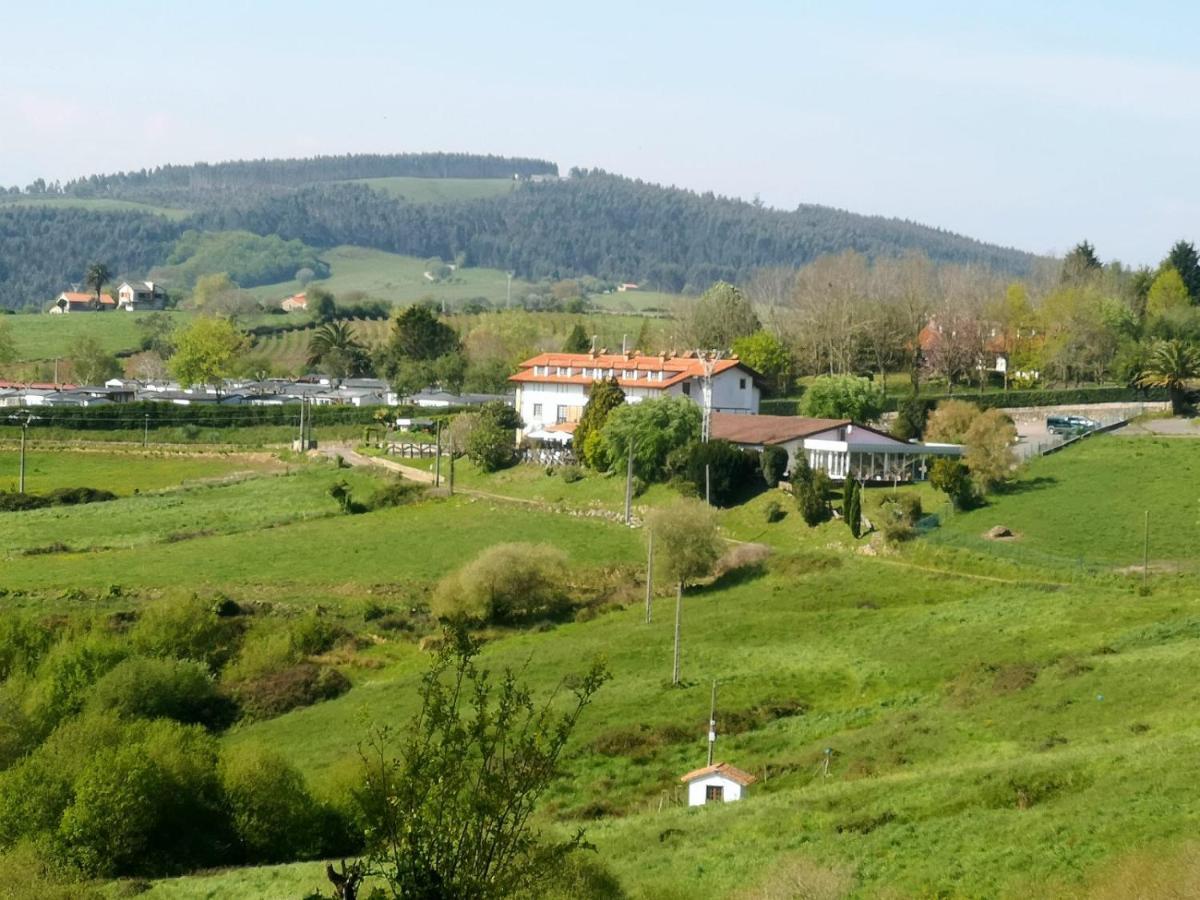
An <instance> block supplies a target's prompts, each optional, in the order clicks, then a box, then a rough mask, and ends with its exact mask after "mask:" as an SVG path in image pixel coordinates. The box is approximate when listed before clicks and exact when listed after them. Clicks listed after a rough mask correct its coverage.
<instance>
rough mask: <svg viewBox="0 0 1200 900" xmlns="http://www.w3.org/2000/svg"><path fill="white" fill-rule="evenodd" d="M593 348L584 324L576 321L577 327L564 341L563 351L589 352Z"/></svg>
mask: <svg viewBox="0 0 1200 900" xmlns="http://www.w3.org/2000/svg"><path fill="white" fill-rule="evenodd" d="M591 349H592V341H591V338H589V337H588V336H587V332H586V331H584V328H583V325H582V324H581V323H579V322H576V323H575V327H574V328H572V329H571V332H570V334H568V335H567V339H566V340H565V341H563V353H587V352H588V351H589V350H591Z"/></svg>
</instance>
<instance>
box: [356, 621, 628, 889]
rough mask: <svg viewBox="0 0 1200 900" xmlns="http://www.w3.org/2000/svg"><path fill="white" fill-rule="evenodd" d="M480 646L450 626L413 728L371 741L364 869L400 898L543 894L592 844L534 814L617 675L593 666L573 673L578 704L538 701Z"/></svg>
mask: <svg viewBox="0 0 1200 900" xmlns="http://www.w3.org/2000/svg"><path fill="white" fill-rule="evenodd" d="M478 653H479V645H478V644H477V643H475V642H474V641H472V640H471V639H470V637H469V636H467V634H466V633H465V632H463V631H453V632H450V633H449V634H447V636H446V639H445V641H444V642H443V645H442V648H441V649H440V650H439V651H438V653H437V655H436V657H435V658H434V660H433V662H432V664H431V666H430V669H429V672H428V673H427V674H426V675H425V677H424V678H423V679H422V681H421V710H420V712H419V713H418V714H417V715H416V716H415V717H414V718H413V721H412V723H411V724H410V726H409V727H408V728H407V729H406V730H405V731H404V732H395V731H393V730H392V729H390V728H386V727H384V728H379V729H376V730H375V731H374V732H373V733H372V735H371V737H370V738H369V739H368V740H367V742H366V744H365V747H364V748H363V751H362V753H363V762H364V768H365V776H366V777H365V780H364V784H363V787H362V789H361V791H360V793H359V801H360V806H361V808H362V816H363V818H364V820H365V821H366V823H367V850H368V856H367V865H366V867H365V870H366V872H367V873H368V874H370V875H372V876H374V877H377V878H379V879H381V880H383V881H384V882H385V883H386V885H387V887H388V890H389V891H390V892H391V895H392V896H397V897H416V898H436V897H475V898H501V897H510V896H514V895H523V896H539V895H540V894H541V893H542V892H543V891H544V889H545V888H546V887H547V886H548V885H549V884H551V883H552V882H553V881H555V880H556V879H557V878H558V877H559V874H560V872H561V871H562V867H563V865H564V863H565V861H566V860H567V858H568V857H569V856H570V855H571V854H572V853H573V852H574V851H575V850H577V849H579V848H580V847H582V846H583V832H582V831H577V832H576V833H575V834H574V835H572V836H571V837H569V838H567V839H565V840H560V841H558V842H555V843H547V842H545V841H543V840H542V838H541V835H540V834H538V833H537V832H536V831H535V830H534V828H533V826H532V824H531V822H530V818H531V816H532V815H533V813H534V811H535V809H536V808H537V804H538V801H539V800H540V799H541V797H542V795H543V794H544V793H545V792H546V790H547V789H548V788H549V787H550V785H551V784H552V783H553V782H554V780H555V779H556V778H557V777H558V775H559V771H560V767H561V757H562V755H563V751H564V749H565V748H566V746H567V742H568V741H569V740H570V738H571V735H572V733H573V731H574V730H575V726H576V724H577V723H578V721H579V717H580V716H581V715H582V713H583V711H584V710H585V709H586V708H587V706H588V705H589V704H590V703H591V702H592V699H593V698H594V697H595V695H596V692H597V691H598V690H599V689H600V687H601V686H602V685H603V684H604V682H605V681H606V680H607V679H608V677H609V676H608V672H607V671H606V670H605V669H604V667H603V666H602V665H601V664H599V663H597V664H595V665H593V666H592V667H591V669H590V670H589V671H588V672H587V673H586V674H584V675H583V676H582V677H578V678H573V679H569V680H564V687H565V688H567V692H568V693H569V696H570V700H569V701H566V702H565V704H564V701H562V700H561V699H560V700H559V701H558V702H557V703H555V704H554V705H553V706H552V705H551V704H550V703H547V704H546V705H544V706H541V707H539V706H537V705H536V704H535V702H534V699H533V694H532V693H531V692H530V691H529V689H528V688H526V687H524V686H522V685H520V684H519V683H518V682H517V680H516V676H515V675H514V674H513V673H512V672H511V671H506V672H505V673H504V675H503V676H502V677H501V678H500V679H499V682H498V684H497V685H496V686H493V684H492V682H491V681H490V679H489V677H488V673H487V672H486V671H480V670H479V669H478V668H477V667H476V664H475V658H476V657H477V656H478ZM564 705H565V711H562V712H559V713H556V712H555V710H563V709H564ZM400 735H403V737H402V738H401V737H400ZM397 741H400V749H399V754H398V755H396V754H395V752H394V750H393V749H392V748H393V746H394V744H395V743H396V742H397Z"/></svg>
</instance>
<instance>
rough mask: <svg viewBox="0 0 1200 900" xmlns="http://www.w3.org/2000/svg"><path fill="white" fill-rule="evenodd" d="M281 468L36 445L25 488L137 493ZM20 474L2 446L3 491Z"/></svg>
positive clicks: (227, 458)
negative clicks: (65, 488) (75, 488)
mask: <svg viewBox="0 0 1200 900" xmlns="http://www.w3.org/2000/svg"><path fill="white" fill-rule="evenodd" d="M277 465H278V464H277V463H274V462H272V461H269V460H264V459H249V458H246V457H241V456H236V455H228V454H218V453H213V454H206V455H184V454H179V453H167V452H159V451H147V452H145V453H143V452H139V451H133V452H130V451H119V452H118V451H113V452H106V451H103V450H68V449H62V448H59V447H54V448H48V447H39V446H37V444H36V442H35V441H31V442H30V444H29V446H28V448H27V449H26V453H25V489H26V490H27V491H29V492H31V493H40V492H43V491H49V490H53V489H54V488H61V487H94V488H102V489H104V490H108V491H112V492H113V493H116V494H133V493H136V492H138V491H156V490H161V489H162V488H168V487H177V486H179V485H181V484H186V483H188V482H191V481H196V480H197V479H201V478H218V477H222V476H228V475H232V474H234V473H237V472H246V471H261V470H263V469H266V468H274V467H276V466H277ZM19 474H20V452H19V450H18V449H17V447H16V446H14V444H12V443H7V442H6V443H5V444H3V445H0V489H2V490H16V488H17V483H18V481H19Z"/></svg>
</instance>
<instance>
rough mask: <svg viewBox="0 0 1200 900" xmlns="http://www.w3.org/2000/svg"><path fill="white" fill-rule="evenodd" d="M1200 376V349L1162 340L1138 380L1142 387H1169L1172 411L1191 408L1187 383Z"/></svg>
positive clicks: (1178, 413)
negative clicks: (1199, 350) (1189, 406)
mask: <svg viewBox="0 0 1200 900" xmlns="http://www.w3.org/2000/svg"><path fill="white" fill-rule="evenodd" d="M1197 377H1200V352H1198V351H1197V350H1196V348H1195V347H1194V346H1192V345H1190V344H1185V343H1184V342H1183V341H1178V340H1174V341H1160V342H1159V343H1157V344H1155V346H1154V349H1153V350H1152V351H1151V353H1150V359H1149V361H1148V362H1147V363H1146V367H1145V369H1144V370H1143V371H1142V374H1141V375H1140V376H1138V379H1137V383H1138V384H1139V385H1140V386H1141V387H1154V388H1166V389H1167V392H1168V393H1169V394H1170V397H1171V412H1172V413H1173V414H1174V415H1177V416H1178V415H1182V414H1183V413H1184V412H1186V411H1187V407H1188V403H1187V384H1188V382H1189V381H1191V380H1192V379H1194V378H1197Z"/></svg>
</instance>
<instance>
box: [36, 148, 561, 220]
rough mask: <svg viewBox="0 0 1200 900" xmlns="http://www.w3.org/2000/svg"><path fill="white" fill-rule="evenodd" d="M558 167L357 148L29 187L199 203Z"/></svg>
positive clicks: (547, 172)
mask: <svg viewBox="0 0 1200 900" xmlns="http://www.w3.org/2000/svg"><path fill="white" fill-rule="evenodd" d="M557 174H558V166H556V165H555V164H554V163H552V162H547V161H546V160H543V159H522V158H514V157H505V156H479V155H475V154H469V153H390V154H379V153H356V154H347V155H344V156H314V157H311V158H307V159H252V160H235V161H231V162H220V163H195V164H193V165H184V166H179V165H168V166H159V167H158V168H155V169H141V170H140V171H134V172H118V173H116V174H113V175H90V176H87V177H85V178H76V179H72V180H71V181H68V182H67V183H66V184H63V185H49V186H48V185H46V184H45V182H35V183H34V184H33V185H31V186H30V188H28V189H27V191H29V192H32V193H39V192H43V191H45V192H49V194H50V195H51V196H55V195H62V196H67V197H78V198H107V199H114V200H131V201H135V202H139V203H158V204H163V205H166V206H186V207H192V208H195V207H198V206H208V205H211V204H212V201H214V200H219V199H221V198H224V197H225V196H226V195H227V194H229V193H231V192H246V191H249V192H250V193H251V194H257V193H260V192H267V193H277V192H279V190H280V189H287V188H295V187H299V186H302V185H309V184H319V183H322V182H329V181H349V180H353V179H359V178H395V177H410V178H512V177H513V176H520V177H522V178H528V177H529V176H532V175H557Z"/></svg>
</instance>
